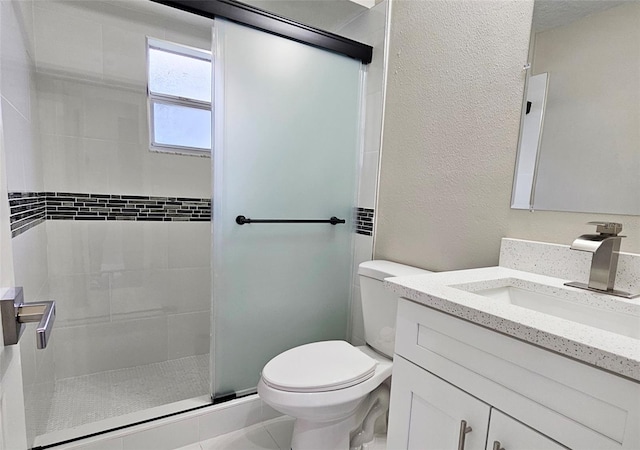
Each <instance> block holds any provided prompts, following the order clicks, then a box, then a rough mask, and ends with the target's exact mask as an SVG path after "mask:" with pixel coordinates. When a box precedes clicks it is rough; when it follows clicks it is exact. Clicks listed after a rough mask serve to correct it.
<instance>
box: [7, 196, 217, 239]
mask: <svg viewBox="0 0 640 450" xmlns="http://www.w3.org/2000/svg"><path fill="white" fill-rule="evenodd" d="M9 206H10V208H11V216H10V221H11V234H12V237H15V236H18V235H19V234H21V233H24V232H25V231H27V230H28V229H29V228H33V227H34V226H36V225H38V224H39V223H42V222H43V221H44V220H134V221H158V222H160V221H162V222H178V221H181V222H209V221H211V199H209V198H191V197H157V196H143V195H120V194H84V193H72V192H10V193H9Z"/></svg>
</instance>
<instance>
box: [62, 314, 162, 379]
mask: <svg viewBox="0 0 640 450" xmlns="http://www.w3.org/2000/svg"><path fill="white" fill-rule="evenodd" d="M55 339H56V341H55V347H54V350H55V360H56V379H62V378H67V377H76V376H80V375H87V374H90V373H96V372H102V371H105V370H115V369H123V368H126V367H134V366H139V365H144V364H151V363H155V362H160V361H166V360H167V343H168V332H167V319H166V317H158V318H151V319H140V320H127V321H121V322H109V323H100V324H93V325H91V326H90V327H87V326H78V327H68V328H59V329H57V330H56V337H55Z"/></svg>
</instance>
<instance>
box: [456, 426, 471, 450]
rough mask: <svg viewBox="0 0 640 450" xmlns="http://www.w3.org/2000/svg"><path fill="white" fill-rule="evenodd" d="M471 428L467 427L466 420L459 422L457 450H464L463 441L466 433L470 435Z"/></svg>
mask: <svg viewBox="0 0 640 450" xmlns="http://www.w3.org/2000/svg"><path fill="white" fill-rule="evenodd" d="M471 431H473V428H471V427H469V426H467V421H466V420H461V421H460V434H459V435H458V450H464V441H465V440H466V438H467V433H471Z"/></svg>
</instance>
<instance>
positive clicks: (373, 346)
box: [258, 260, 429, 450]
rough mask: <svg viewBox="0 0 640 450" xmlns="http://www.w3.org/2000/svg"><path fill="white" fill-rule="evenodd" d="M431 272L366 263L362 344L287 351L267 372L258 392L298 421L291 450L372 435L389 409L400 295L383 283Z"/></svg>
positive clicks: (352, 444)
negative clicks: (398, 296)
mask: <svg viewBox="0 0 640 450" xmlns="http://www.w3.org/2000/svg"><path fill="white" fill-rule="evenodd" d="M426 273H429V272H428V271H426V270H422V269H418V268H415V267H410V266H405V265H403V264H398V263H394V262H391V261H382V260H376V261H367V262H364V263H362V264H360V267H359V270H358V275H359V279H360V292H361V297H362V314H363V319H364V332H365V341H366V344H367V345H365V346H360V347H354V346H353V345H351V344H349V343H348V342H345V341H323V342H314V343H311V344H306V345H301V346H299V347H295V348H292V349H290V350H287V351H285V352H283V353H281V354H279V355H278V356H276V357H275V358H273V359H272V360H271V361H269V362H268V363H267V364H266V365H265V366H264V368H263V369H262V374H261V377H260V381H259V383H258V394H259V395H260V397H261V398H262V399H263V400H264V401H265V402H266V403H267V404H268V405H270V406H271V407H273V408H274V409H276V410H277V411H280V412H282V413H283V414H287V415H289V416H291V417H293V418H295V422H294V427H293V436H292V440H291V449H292V450H319V449H322V450H347V449H349V448H352V449H358V448H360V447H361V446H362V444H364V443H366V442H369V441H371V439H373V431H374V425H375V422H376V421H377V419H378V418H379V417H381V416H383V415H386V413H387V410H388V408H389V387H388V384H387V383H384V381H385V380H387V379H388V378H389V377H390V376H391V367H392V359H393V352H394V347H395V323H396V310H397V305H398V299H397V297H396V296H395V295H394V294H393V293H392V292H390V291H387V290H386V289H384V287H383V286H382V282H383V280H384V279H385V278H388V277H399V276H406V275H419V274H426Z"/></svg>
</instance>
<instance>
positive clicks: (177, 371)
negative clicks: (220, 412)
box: [37, 355, 209, 435]
mask: <svg viewBox="0 0 640 450" xmlns="http://www.w3.org/2000/svg"><path fill="white" fill-rule="evenodd" d="M208 392H209V355H198V356H190V357H187V358H181V359H176V360H172V361H165V362H161V363H155V364H147V365H144V366H137V367H131V368H128V369H120V370H110V371H107V372H100V373H96V374H91V375H84V376H81V377H74V378H66V379H63V380H59V381H57V382H56V385H55V391H54V394H53V401H52V406H51V410H50V411H49V414H48V415H46V417H44V418H43V419H42V420H41V421H40V423H38V424H37V434H38V435H44V434H46V433H51V432H55V431H59V430H64V429H68V428H73V427H77V426H80V425H84V424H87V423H92V422H97V421H99V420H104V419H109V418H111V417H116V416H120V415H123V414H128V413H132V412H136V411H140V410H144V409H147V408H153V407H156V406H162V405H165V404H168V403H173V402H178V401H180V400H185V399H190V398H193V397H198V396H201V395H206V394H207V393H208Z"/></svg>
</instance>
